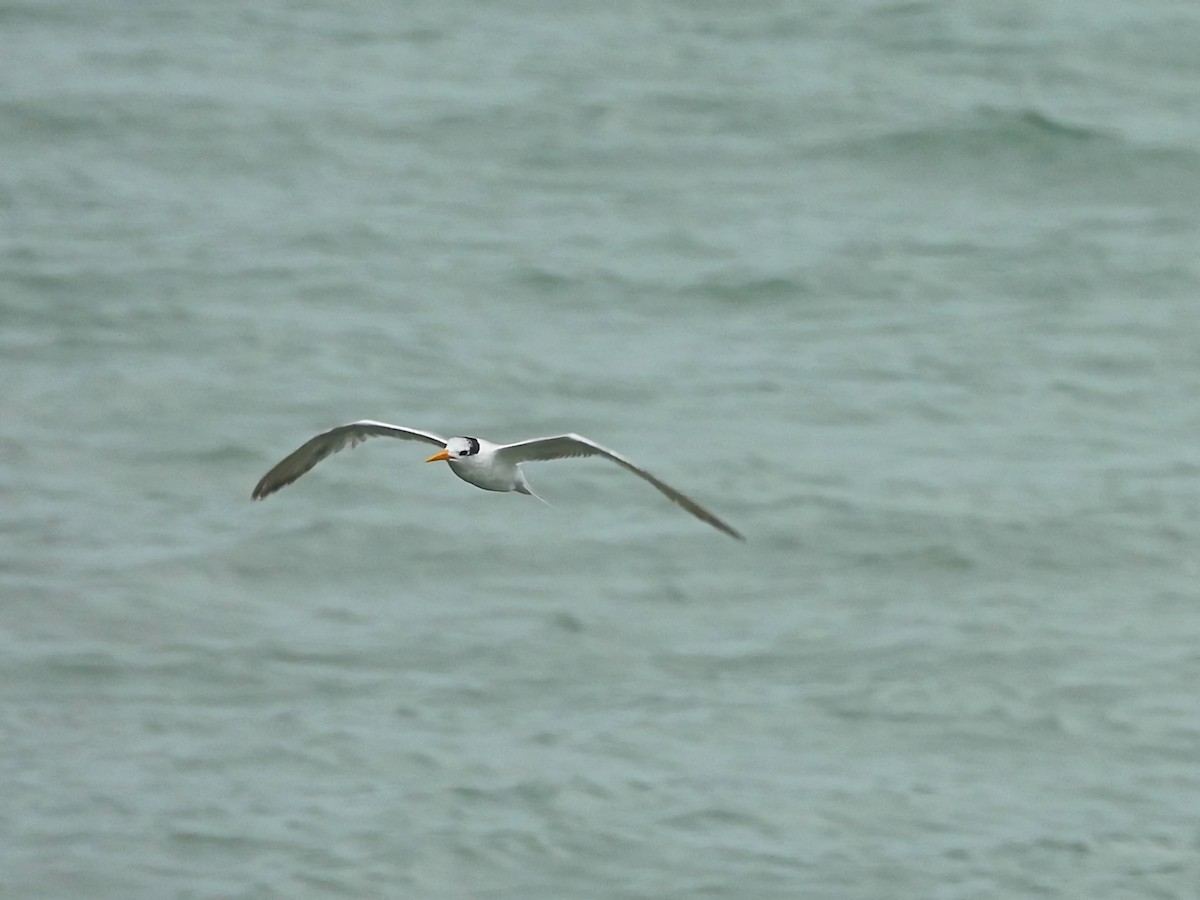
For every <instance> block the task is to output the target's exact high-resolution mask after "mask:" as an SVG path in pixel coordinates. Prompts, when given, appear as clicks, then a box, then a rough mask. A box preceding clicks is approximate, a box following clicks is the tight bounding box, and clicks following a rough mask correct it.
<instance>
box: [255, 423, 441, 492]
mask: <svg viewBox="0 0 1200 900" xmlns="http://www.w3.org/2000/svg"><path fill="white" fill-rule="evenodd" d="M370 437H392V438H399V439H400V440H404V441H424V442H425V443H427V444H436V445H437V446H439V447H445V446H446V439H445V438H443V437H441V436H439V435H436V434H434V433H433V432H431V431H418V430H417V429H415V428H403V427H401V426H399V425H389V424H387V423H386V422H373V421H371V420H370V419H362V420H361V421H358V422H350V423H349V424H347V425H339V426H338V427H337V428H331V429H329V431H325V432H322V433H321V434H318V435H317V436H316V437H314V438H310V439H309V440H307V441H305V442H304V443H303V444H301V445H300V446H299V447H297V448H296V449H295V450H293V451H292V452H291V453H289V454H288V455H287V456H285V457H284V458H283V459H281V460H280V461H279V462H278V463H276V464H275V466H274V468H272V469H271V471H269V472H268V473H267V474H266V475H264V476H263V477H262V479H261V480H260V481H259V482H258V484H257V485H255V487H254V492H253V493H251V495H250V499H251V500H261V499H263V498H264V497H266V496H268V495H269V494H273V493H275V491H277V490H279V489H280V488H281V487H285V486H287V485H289V484H291V483H292V482H293V481H295V480H296V479H297V478H299V477H300V476H301V475H303V474H304V473H305V472H307V471H308V470H309V469H311V468H312V467H313V466H315V465H316V464H317V463H319V462H320V461H321V460H323V459H324V458H325V457H327V456H330V455H332V454H334V453H337V452H338V451H339V450H341V449H342V448H343V447H345V446H347V445H349V446H351V447H354V446H356V445H358V444H361V443H362V442H363V441H365V440H366V439H367V438H370Z"/></svg>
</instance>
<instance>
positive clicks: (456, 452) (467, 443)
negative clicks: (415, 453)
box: [425, 437, 479, 462]
mask: <svg viewBox="0 0 1200 900" xmlns="http://www.w3.org/2000/svg"><path fill="white" fill-rule="evenodd" d="M478 452H479V441H478V440H476V439H475V438H473V437H452V438H450V440H448V441H446V447H445V449H442V450H439V451H438V452H437V453H435V454H433V456H431V457H429V459H427V460H425V462H437V461H438V460H441V459H444V460H446V462H454V461H455V460H459V459H466V458H467V457H468V456H474V455H475V454H476V453H478Z"/></svg>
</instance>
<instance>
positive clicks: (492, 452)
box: [250, 419, 745, 541]
mask: <svg viewBox="0 0 1200 900" xmlns="http://www.w3.org/2000/svg"><path fill="white" fill-rule="evenodd" d="M372 437H391V438H399V439H400V440H402V441H423V442H425V443H426V444H435V445H437V446H438V447H440V448H441V449H440V450H439V451H438V452H437V453H435V454H433V456H431V457H429V458H428V459H427V460H425V462H427V463H429V462H438V461H440V460H445V461H446V462H447V463H448V464H449V465H450V471H451V472H453V473H454V474H455V475H457V476H458V477H459V478H461V479H462V480H463V481H466V482H468V483H470V484H473V485H475V486H476V487H479V488H483V489H484V490H485V491H516V492H517V493H519V494H528V495H529V496H531V497H536V498H537V499H539V500H541V499H542V498H541V497H538V495H537V494H535V493H534V492H533V489H532V488H531V487H530V486H529V482H528V481H526V480H525V473H524V472H523V471H522V470H521V466H522V464H523V463H527V462H533V461H535V460H548V459H565V458H568V457H573V456H574V457H578V456H601V457H604V458H605V459H608V460H611V461H612V462H615V463H616V464H617V465H618V466H621V467H622V468H624V469H626V470H627V471H629V472H632V473H633V474H634V475H637V476H638V477H639V478H642V479H644V480H646V481H648V482H650V484H652V485H654V487H656V488H658V490H659V491H660V492H661V493H662V494H663V495H664V496H666V497H667V499H669V500H671V501H673V502H674V503H677V504H678V505H679V506H682V507H683V508H684V509H685V510H687V511H688V512H690V513H691V514H692V515H693V516H695V517H696V518H697V519H699V520H700V521H702V522H707V523H708V524H709V525H711V526H712V527H713V528H716V529H717V530H719V531H723V532H725V534H727V535H729V536H730V537H733V538H737V539H738V540H739V541H742V540H745V538H744V537H743V536H742V535H741V533H740V532H738V530H737V529H735V528H734V527H733V526H731V525H729V524H727V523H726V522H724V521H722V520H721V519H719V518H717V516H715V515H714V514H713V513H711V512H709V511H708V510H707V509H705V508H704V507H703V506H701V505H700V504H699V503H697V502H696V501H695V500H693V499H691V498H690V497H688V496H686V495H685V494H682V493H680V492H679V491H677V490H675V488H673V487H671V486H670V485H669V484H667V483H666V482H665V481H660V480H659V479H658V478H655V477H654V476H653V475H651V474H650V473H649V472H647V471H646V470H645V469H643V468H641V467H640V466H636V465H634V464H633V463H632V462H630V461H629V460H628V459H626V458H625V457H624V456H622V455H621V454H620V453H617V452H616V451H615V450H609V449H608V448H607V447H603V446H601V445H600V444H597V443H596V442H595V441H593V440H589V439H588V438H585V437H583V436H582V435H578V434H560V435H556V436H554V437H543V438H533V439H531V440H527V441H517V442H516V443H513V444H493V443H492V442H491V441H485V440H483V439H482V438H475V437H452V438H444V437H442V436H441V435H437V434H434V433H433V432H432V431H420V430H419V429H416V428H405V427H404V426H402V425H389V424H388V423H386V422H375V421H372V420H371V419H362V420H360V421H358V422H350V423H348V424H346V425H339V426H338V427H337V428H331V429H330V430H329V431H325V432H322V433H321V434H318V435H317V436H316V437H314V438H310V439H309V440H307V441H305V442H304V443H303V444H301V445H300V446H299V447H298V448H296V449H295V450H294V451H292V452H291V453H289V454H288V455H287V456H285V457H284V458H283V459H282V460H280V461H279V462H278V463H277V464H276V465H275V467H274V468H272V469H271V471H269V472H268V473H267V474H266V475H264V476H263V477H262V479H261V480H260V481H259V482H258V484H257V485H255V487H254V491H253V493H251V495H250V498H251V499H252V500H262V499H263V498H264V497H267V496H269V495H271V494H273V493H275V492H276V491H277V490H279V489H280V488H282V487H285V486H287V485H289V484H291V483H292V482H293V481H295V480H296V479H297V478H299V477H300V476H301V475H303V474H304V473H305V472H307V471H308V470H309V469H311V468H312V467H313V466H315V465H316V464H317V463H319V462H320V461H321V460H323V459H324V458H325V457H327V456H329V455H331V454H333V453H337V452H338V451H339V450H341V449H342V448H343V447H345V446H347V445H349V446H350V447H355V446H357V445H358V444H361V443H362V442H363V441H365V440H366V439H367V438H372ZM543 502H544V501H543Z"/></svg>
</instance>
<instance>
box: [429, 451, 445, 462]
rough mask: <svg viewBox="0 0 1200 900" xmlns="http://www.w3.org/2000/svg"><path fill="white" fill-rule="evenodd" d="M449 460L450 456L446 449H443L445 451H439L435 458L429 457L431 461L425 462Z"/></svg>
mask: <svg viewBox="0 0 1200 900" xmlns="http://www.w3.org/2000/svg"><path fill="white" fill-rule="evenodd" d="M449 458H450V454H449V453H447V452H446V450H445V448H443V449H441V450H439V451H438V452H437V453H435V454H433V456H431V457H429V459H427V460H425V462H437V461H438V460H439V459H449Z"/></svg>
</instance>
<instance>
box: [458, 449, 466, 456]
mask: <svg viewBox="0 0 1200 900" xmlns="http://www.w3.org/2000/svg"><path fill="white" fill-rule="evenodd" d="M458 455H459V456H466V455H467V451H466V450H459V451H458Z"/></svg>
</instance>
